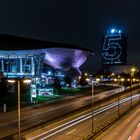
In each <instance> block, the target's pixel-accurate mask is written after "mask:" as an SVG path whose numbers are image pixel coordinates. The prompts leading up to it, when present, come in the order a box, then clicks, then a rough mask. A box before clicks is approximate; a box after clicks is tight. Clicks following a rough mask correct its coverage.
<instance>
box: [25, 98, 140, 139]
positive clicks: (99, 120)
mask: <svg viewBox="0 0 140 140" xmlns="http://www.w3.org/2000/svg"><path fill="white" fill-rule="evenodd" d="M137 98H139V95H134V96H133V103H135V102H138V100H137ZM130 99H131V98H130V97H126V98H124V99H122V100H120V102H119V103H120V110H121V112H123V111H124V110H126V109H128V108H129V107H130ZM117 116H118V102H114V103H111V104H109V105H106V106H104V107H102V108H100V109H97V110H96V111H94V130H95V129H99V128H101V127H102V125H103V124H107V123H109V121H112V120H113V119H115V118H117ZM90 132H91V112H88V113H87V114H86V115H81V116H80V117H78V118H76V119H73V120H71V121H67V122H65V123H64V122H63V124H61V125H59V124H58V123H56V126H54V127H53V128H51V127H50V126H45V127H43V128H40V129H39V130H37V131H34V132H30V133H29V134H26V136H25V138H26V139H28V140H46V139H49V140H64V139H65V140H79V139H81V138H82V137H84V136H85V135H87V134H88V133H90ZM107 140H111V139H107ZM112 140H114V139H112ZM116 140H117V139H116Z"/></svg>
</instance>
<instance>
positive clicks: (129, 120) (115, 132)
mask: <svg viewBox="0 0 140 140" xmlns="http://www.w3.org/2000/svg"><path fill="white" fill-rule="evenodd" d="M100 139H101V140H140V106H138V107H137V108H135V109H134V110H132V111H131V112H130V113H129V114H128V115H127V116H125V117H124V118H123V119H121V120H120V121H119V122H118V123H117V124H116V125H115V126H114V127H112V129H110V130H109V132H108V133H107V134H106V135H104V136H102V138H101V137H100Z"/></svg>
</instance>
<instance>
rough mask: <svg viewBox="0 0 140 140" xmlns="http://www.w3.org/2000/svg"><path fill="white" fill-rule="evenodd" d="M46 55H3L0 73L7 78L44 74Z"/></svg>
mask: <svg viewBox="0 0 140 140" xmlns="http://www.w3.org/2000/svg"><path fill="white" fill-rule="evenodd" d="M44 56H45V55H44V54H39V55H19V56H18V55H2V56H0V71H2V72H3V73H4V76H5V77H19V78H22V77H34V76H39V75H40V74H41V72H42V67H43V62H44Z"/></svg>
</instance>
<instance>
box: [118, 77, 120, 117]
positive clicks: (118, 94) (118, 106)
mask: <svg viewBox="0 0 140 140" xmlns="http://www.w3.org/2000/svg"><path fill="white" fill-rule="evenodd" d="M119 79H120V76H118V117H120V97H119V88H120V80H119Z"/></svg>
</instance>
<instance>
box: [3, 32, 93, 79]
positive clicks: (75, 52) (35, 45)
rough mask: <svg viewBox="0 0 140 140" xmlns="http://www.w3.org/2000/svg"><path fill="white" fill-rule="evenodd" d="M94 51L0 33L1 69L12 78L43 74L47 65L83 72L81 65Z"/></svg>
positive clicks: (62, 69) (61, 69) (63, 69)
mask: <svg viewBox="0 0 140 140" xmlns="http://www.w3.org/2000/svg"><path fill="white" fill-rule="evenodd" d="M92 54H93V52H92V51H91V50H88V49H84V48H81V47H78V46H74V45H68V44H61V43H53V42H47V41H40V40H35V39H29V38H23V37H17V36H11V35H0V71H1V72H3V74H4V76H5V77H9V78H11V77H13V78H16V77H20V78H21V77H30V78H31V77H34V76H40V75H41V73H42V70H43V67H44V65H47V66H50V67H51V68H53V69H56V70H60V71H70V70H75V71H77V72H79V73H80V70H79V67H80V66H81V65H82V64H83V63H84V62H85V61H86V60H87V58H88V57H89V56H90V55H92Z"/></svg>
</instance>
